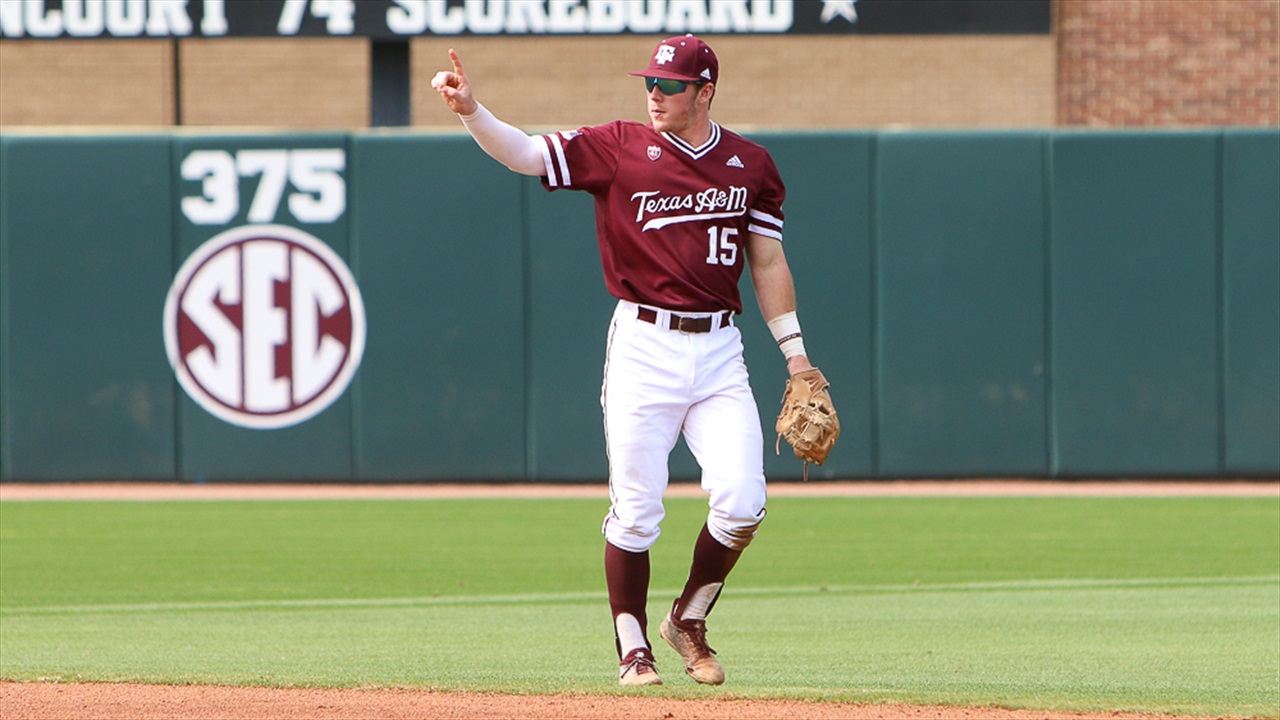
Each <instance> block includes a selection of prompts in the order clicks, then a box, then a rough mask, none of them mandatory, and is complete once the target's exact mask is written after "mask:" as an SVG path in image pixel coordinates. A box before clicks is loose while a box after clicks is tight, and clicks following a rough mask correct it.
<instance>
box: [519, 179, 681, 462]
mask: <svg viewBox="0 0 1280 720" xmlns="http://www.w3.org/2000/svg"><path fill="white" fill-rule="evenodd" d="M523 188H524V193H525V194H524V197H525V202H526V203H527V207H528V227H529V246H528V253H529V255H528V258H529V259H528V278H529V295H528V306H527V308H526V314H527V321H528V332H529V366H528V393H529V408H528V418H529V420H528V432H529V442H528V448H529V460H528V463H529V464H528V475H529V476H530V477H536V478H541V479H548V480H600V479H604V478H607V477H608V476H609V463H608V459H607V457H606V455H605V446H604V421H603V418H602V414H601V409H600V385H601V381H602V379H603V372H604V350H605V342H606V337H607V335H608V330H609V321H610V318H612V316H613V309H614V305H615V303H616V301H615V300H614V299H613V298H612V297H610V296H609V294H608V293H607V292H606V291H605V289H604V275H603V273H602V271H601V269H600V251H599V250H598V246H597V244H596V232H595V228H596V225H595V209H594V208H595V204H594V201H593V198H592V197H591V195H589V194H587V193H584V192H573V191H566V190H558V191H555V192H548V191H546V190H545V189H543V188H542V187H541V183H540V182H539V181H538V179H537V178H526V179H524V180H523ZM686 454H687V453H686ZM689 462H690V463H691V462H692V461H691V460H690V461H689ZM677 471H679V472H687V471H688V468H687V465H686V466H685V467H684V469H683V470H677Z"/></svg>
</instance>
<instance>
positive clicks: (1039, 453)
mask: <svg viewBox="0 0 1280 720" xmlns="http://www.w3.org/2000/svg"><path fill="white" fill-rule="evenodd" d="M1044 143H1045V139H1044V136H1043V134H1041V133H946V134H929V133H911V134H906V133H889V134H885V135H882V136H881V137H880V140H879V142H878V144H877V151H876V241H877V245H876V265H877V267H876V273H877V278H878V281H877V282H878V287H879V307H878V316H877V317H878V334H879V381H880V382H879V387H880V402H879V409H880V464H879V468H878V470H879V473H880V474H883V475H887V476H939V475H942V476H946V475H971V474H978V475H987V474H996V475H1042V474H1044V473H1045V471H1046V469H1047V456H1046V449H1045V437H1046V433H1045V353H1044V344H1045V281H1044V275H1045V265H1044V262H1045V256H1044V246H1045V238H1044V231H1045V212H1046V208H1045V198H1044V181H1043V178H1044Z"/></svg>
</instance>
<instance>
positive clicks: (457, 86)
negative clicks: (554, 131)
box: [431, 48, 547, 177]
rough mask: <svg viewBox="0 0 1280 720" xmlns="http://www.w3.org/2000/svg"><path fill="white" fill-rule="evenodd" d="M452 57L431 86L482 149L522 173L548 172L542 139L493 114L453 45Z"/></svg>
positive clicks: (539, 173)
mask: <svg viewBox="0 0 1280 720" xmlns="http://www.w3.org/2000/svg"><path fill="white" fill-rule="evenodd" d="M449 59H450V60H451V61H453V70H452V71H448V70H442V71H440V72H438V73H436V75H435V77H433V78H432V79H431V87H433V88H435V90H436V92H438V93H440V97H441V98H442V99H443V100H444V103H445V105H448V106H449V109H450V110H452V111H453V112H455V113H457V114H458V117H459V118H461V119H462V124H463V126H464V127H466V128H467V132H469V133H471V137H473V138H475V141H476V143H477V144H479V145H480V148H481V149H482V150H484V151H485V152H486V153H488V154H489V156H490V157H492V158H493V159H494V160H497V161H498V162H500V163H502V164H503V165H506V166H507V167H509V168H511V169H512V170H514V171H515V172H518V173H520V174H521V175H533V176H535V177H536V176H539V175H545V174H546V172H547V170H546V162H545V161H544V159H543V148H544V141H543V140H542V138H540V137H530V136H529V135H527V134H525V132H524V131H523V130H521V129H519V128H517V127H513V126H511V125H508V124H507V123H505V122H502V121H501V120H499V119H498V118H496V117H494V116H493V113H491V112H489V110H488V109H486V108H485V106H483V105H481V104H480V103H479V101H477V100H476V99H475V96H474V95H473V94H472V92H471V82H470V80H468V79H467V73H466V72H465V71H464V70H463V69H462V60H461V59H460V58H459V57H458V53H456V52H454V50H453V48H450V49H449Z"/></svg>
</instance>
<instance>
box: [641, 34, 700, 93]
mask: <svg viewBox="0 0 1280 720" xmlns="http://www.w3.org/2000/svg"><path fill="white" fill-rule="evenodd" d="M627 74H628V75H635V76H637V77H652V78H662V79H665V80H683V81H685V82H710V83H715V82H716V81H717V80H719V79H720V61H719V60H717V59H716V54H715V53H714V52H711V46H709V45H707V44H706V43H705V42H703V41H702V40H700V39H699V38H696V37H694V36H693V35H684V36H677V37H672V38H667V39H666V40H663V41H662V42H660V43H658V47H657V48H655V49H654V51H653V57H652V58H650V60H649V67H648V68H646V69H644V70H641V71H640V72H633V73H627Z"/></svg>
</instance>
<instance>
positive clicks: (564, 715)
mask: <svg viewBox="0 0 1280 720" xmlns="http://www.w3.org/2000/svg"><path fill="white" fill-rule="evenodd" d="M653 690H654V689H650V690H648V691H644V692H643V695H642V696H641V695H634V696H609V697H606V696H592V695H498V694H489V693H461V692H428V691H420V690H399V689H381V690H380V689H367V690H312V689H268V688H245V687H214V686H208V685H180V686H157V685H127V684H115V683H85V684H58V683H0V717H3V718H4V719H5V720H162V719H163V720H174V719H177V718H183V719H189V720H215V719H217V720H222V719H227V718H241V719H243V720H268V719H270V720H300V719H302V718H309V719H310V718H315V719H316V720H321V719H323V720H373V719H375V718H378V719H386V720H392V719H396V720H399V719H401V718H404V719H408V718H432V719H436V718H439V719H442V720H443V719H446V718H447V719H450V720H452V719H455V718H456V719H458V720H463V719H466V720H473V719H474V720H499V719H502V720H514V719H521V720H607V719H609V718H627V719H631V718H635V719H648V718H652V719H653V720H702V719H710V718H735V719H737V718H741V720H773V719H775V718H777V719H779V720H782V719H784V718H785V719H794V720H837V719H844V720H872V719H877V720H923V719H925V718H958V719H959V718H963V719H967V720H978V719H983V720H1152V719H1153V718H1154V717H1155V716H1151V715H1136V714H1126V713H1096V714H1085V713H1064V712H1045V711H1039V710H1004V709H999V708H951V707H933V706H915V705H851V704H837V703H813V702H790V701H783V700H672V699H667V698H662V697H654V696H653V695H654V692H653ZM1162 720H1172V718H1162Z"/></svg>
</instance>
